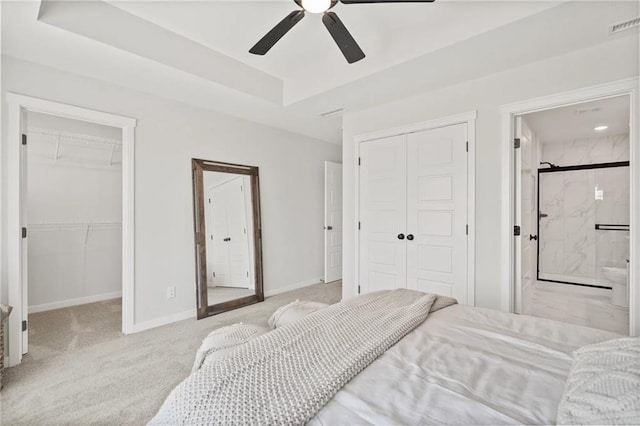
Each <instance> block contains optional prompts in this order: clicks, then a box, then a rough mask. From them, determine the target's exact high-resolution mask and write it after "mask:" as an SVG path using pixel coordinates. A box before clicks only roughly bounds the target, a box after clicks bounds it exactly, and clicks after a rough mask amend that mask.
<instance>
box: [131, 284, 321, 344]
mask: <svg viewBox="0 0 640 426" xmlns="http://www.w3.org/2000/svg"><path fill="white" fill-rule="evenodd" d="M321 282H322V277H319V278H312V279H310V280H306V281H301V282H299V283H295V284H292V285H289V286H287V287H283V288H279V289H276V290H270V291H266V292H265V293H264V295H265V297H269V296H275V295H276V294H280V293H285V292H287V291H291V290H297V289H299V288H303V287H308V286H310V285H313V284H319V283H321ZM195 317H196V312H195V308H194V309H189V310H188V311H184V312H179V313H177V314H173V315H167V316H166V317H161V318H156V319H153V320H150V321H145V322H141V323H139V324H134V326H133V330H132V333H139V332H141V331H145V330H150V329H152V328H156V327H161V326H163V325H167V324H171V323H174V322H178V321H183V320H186V319H189V318H195Z"/></svg>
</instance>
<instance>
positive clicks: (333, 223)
mask: <svg viewBox="0 0 640 426" xmlns="http://www.w3.org/2000/svg"><path fill="white" fill-rule="evenodd" d="M341 278H342V164H340V163H333V162H331V161H325V162H324V282H325V283H330V282H332V281H336V280H339V279H341Z"/></svg>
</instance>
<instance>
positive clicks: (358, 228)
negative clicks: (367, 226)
mask: <svg viewBox="0 0 640 426" xmlns="http://www.w3.org/2000/svg"><path fill="white" fill-rule="evenodd" d="M359 230H360V222H358V231H359Z"/></svg>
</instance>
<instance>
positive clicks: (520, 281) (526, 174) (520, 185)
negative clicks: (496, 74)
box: [514, 117, 538, 313]
mask: <svg viewBox="0 0 640 426" xmlns="http://www.w3.org/2000/svg"><path fill="white" fill-rule="evenodd" d="M515 130H516V135H518V136H517V137H519V139H520V148H519V149H516V157H515V158H516V161H515V164H516V169H517V171H516V176H517V178H516V181H515V182H516V195H517V197H516V200H517V201H516V214H517V215H518V216H517V217H516V220H515V222H514V223H515V224H516V225H519V226H520V236H517V237H516V242H517V240H518V239H519V240H520V243H519V244H518V249H519V251H520V259H519V261H517V267H516V271H518V268H519V272H517V273H516V283H517V285H516V295H515V296H516V297H515V302H516V303H515V312H516V313H527V312H525V310H526V307H525V306H524V305H523V300H526V299H527V298H526V297H525V295H526V294H527V292H529V291H530V290H531V289H532V288H533V287H532V286H533V284H534V282H535V280H536V275H537V255H538V254H537V249H538V246H537V240H535V239H533V238H538V237H537V232H538V209H537V191H536V189H537V187H536V180H537V170H538V167H537V164H538V163H537V162H538V156H537V141H536V139H535V136H534V134H533V132H532V131H531V129H530V128H529V126H527V123H526V121H525V119H524V118H521V117H517V118H516V129H515Z"/></svg>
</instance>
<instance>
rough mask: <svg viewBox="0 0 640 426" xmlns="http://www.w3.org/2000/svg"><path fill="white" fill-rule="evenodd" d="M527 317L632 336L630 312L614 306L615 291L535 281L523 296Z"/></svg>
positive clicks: (523, 308)
mask: <svg viewBox="0 0 640 426" xmlns="http://www.w3.org/2000/svg"><path fill="white" fill-rule="evenodd" d="M522 311H523V313H524V314H526V315H532V316H536V317H541V318H548V319H553V320H556V321H562V322H567V323H571V324H576V325H581V326H585V327H592V328H598V329H601V330H607V331H612V332H614V333H619V334H622V335H628V334H629V310H628V308H621V307H618V306H614V305H612V304H611V290H602V289H592V288H587V287H579V286H572V285H566V284H556V283H548V282H544V281H535V282H534V283H533V284H532V285H531V286H529V288H528V289H527V291H523V293H522Z"/></svg>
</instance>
